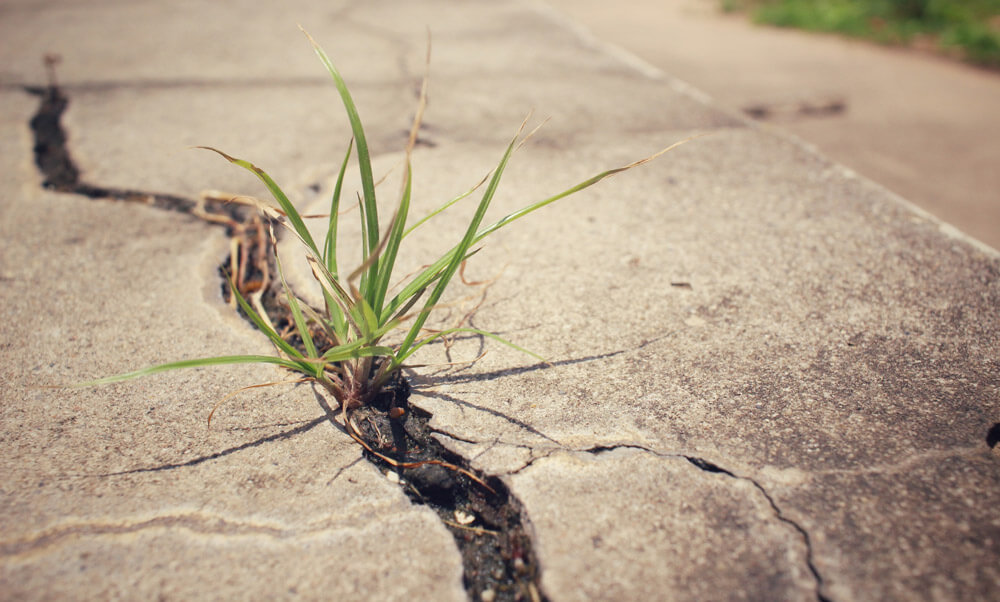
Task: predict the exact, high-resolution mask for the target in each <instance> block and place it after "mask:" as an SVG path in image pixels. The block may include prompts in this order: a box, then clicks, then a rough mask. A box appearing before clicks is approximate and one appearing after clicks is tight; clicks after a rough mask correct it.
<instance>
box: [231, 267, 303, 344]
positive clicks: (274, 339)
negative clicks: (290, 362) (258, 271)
mask: <svg viewBox="0 0 1000 602" xmlns="http://www.w3.org/2000/svg"><path fill="white" fill-rule="evenodd" d="M229 290H230V291H232V295H233V296H234V297H236V302H237V303H239V305H240V308H241V309H242V310H243V313H245V314H246V315H247V317H249V318H250V321H251V322H253V323H254V325H255V326H256V327H257V328H258V329H260V331H261V332H263V333H264V334H265V335H267V338H269V339H271V343H273V344H274V346H275V347H277V348H278V350H279V351H282V352H284V353H285V354H287V355H288V356H290V357H293V358H301V357H302V354H301V353H299V350H298V349H296V348H295V347H292V345H291V344H290V343H289V342H288V341H286V340H285V339H283V338H281V335H279V334H278V333H277V332H275V331H274V329H273V328H271V326H270V325H268V323H267V322H265V321H264V319H263V318H261V317H260V315H259V314H258V313H257V312H256V311H255V310H254V308H252V307H250V304H249V303H247V300H246V299H244V298H243V295H241V294H240V291H238V290H236V285H235V284H233V281H232V280H230V281H229Z"/></svg>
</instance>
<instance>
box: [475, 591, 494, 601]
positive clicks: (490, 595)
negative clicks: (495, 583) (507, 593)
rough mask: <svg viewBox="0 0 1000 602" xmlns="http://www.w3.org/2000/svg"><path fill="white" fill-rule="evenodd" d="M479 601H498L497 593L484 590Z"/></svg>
mask: <svg viewBox="0 0 1000 602" xmlns="http://www.w3.org/2000/svg"><path fill="white" fill-rule="evenodd" d="M479 599H480V600H482V601H483V602H493V601H494V600H496V599H497V593H496V591H494V590H492V589H484V590H483V593H481V594H479Z"/></svg>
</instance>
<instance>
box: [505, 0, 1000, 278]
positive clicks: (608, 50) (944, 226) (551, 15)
mask: <svg viewBox="0 0 1000 602" xmlns="http://www.w3.org/2000/svg"><path fill="white" fill-rule="evenodd" d="M521 1H522V3H523V4H524V5H525V6H526V7H527V8H528V9H530V10H533V11H535V12H536V13H538V14H539V15H540V16H542V17H543V18H545V19H548V20H549V21H551V22H553V23H555V24H556V25H557V26H559V27H562V28H564V29H566V30H567V31H569V32H571V33H572V34H573V35H574V36H576V37H577V38H578V39H579V40H580V42H581V43H583V44H584V45H585V46H587V47H590V48H595V49H597V50H598V51H600V52H603V53H605V54H607V55H608V56H610V57H612V58H614V59H616V60H618V61H620V62H621V63H622V64H623V65H625V66H626V67H628V68H630V69H632V70H634V71H636V72H637V73H639V74H641V75H642V76H644V77H646V78H649V79H654V80H660V81H663V82H665V83H667V84H668V85H669V86H670V87H671V88H672V89H673V90H675V91H677V92H679V93H681V94H684V95H685V96H688V97H689V98H691V99H693V100H695V101H696V102H700V103H702V104H704V105H707V106H709V107H711V108H713V109H715V110H717V111H719V112H721V113H724V114H725V115H727V116H729V117H731V118H733V119H735V120H737V121H740V122H742V123H743V124H744V125H746V127H748V128H750V129H753V130H757V131H761V132H766V133H768V134H771V135H774V136H778V137H779V138H782V139H784V140H787V141H789V142H791V143H792V144H796V145H798V146H799V147H801V148H803V149H805V150H806V151H808V152H810V153H812V154H814V155H816V156H819V157H823V158H824V159H826V160H828V161H830V162H831V163H832V164H833V165H834V166H835V167H836V168H837V169H838V170H839V171H840V172H841V174H843V175H844V176H845V177H847V178H851V179H855V180H862V181H864V182H865V183H866V184H867V185H869V186H872V187H874V188H875V189H877V190H879V191H880V192H883V193H885V196H886V197H888V198H890V199H892V200H893V201H894V202H895V203H897V204H899V205H901V206H903V207H904V208H906V209H908V210H910V211H911V212H912V213H914V214H916V215H917V216H919V217H920V218H922V219H925V220H927V221H929V222H931V223H934V224H937V226H938V231H939V232H941V233H942V234H943V235H945V236H947V237H948V238H951V239H953V240H958V241H961V242H964V243H967V244H969V245H970V246H972V247H973V248H975V249H976V250H978V251H981V252H983V253H984V254H986V255H988V256H989V257H992V258H994V259H1000V250H998V249H994V248H993V247H991V246H990V245H988V244H986V243H985V242H983V241H981V240H979V239H978V238H975V237H974V236H972V235H970V234H967V233H966V232H964V231H963V230H961V229H960V228H958V227H957V226H955V225H953V224H951V223H949V222H947V221H945V220H943V219H941V218H939V217H937V216H936V215H933V214H931V213H930V212H928V211H927V210H926V209H923V208H922V207H919V206H917V205H916V204H915V203H914V202H913V201H910V200H908V199H906V198H905V197H903V196H901V195H900V194H898V193H896V192H894V191H892V190H890V189H889V188H887V187H886V186H884V185H882V184H880V183H878V182H876V181H874V180H872V179H870V178H868V177H867V176H865V175H864V174H860V173H858V172H856V171H854V170H853V169H851V168H849V167H846V166H844V165H842V164H840V163H838V162H836V161H834V160H832V159H830V158H829V157H827V155H826V154H824V153H823V151H821V150H820V149H819V148H817V147H816V146H815V145H814V144H812V143H810V142H808V141H807V140H803V139H802V138H800V137H799V136H797V135H795V134H793V133H791V132H789V131H787V130H784V129H781V128H779V127H777V126H773V125H771V124H763V123H761V122H759V121H755V120H753V119H750V118H749V117H747V116H746V115H744V114H743V113H742V112H740V111H735V110H732V109H729V108H726V107H723V106H721V105H720V104H719V103H718V102H717V101H716V100H715V99H714V98H713V97H712V96H711V95H710V94H708V93H707V92H705V91H703V90H701V89H700V88H698V87H696V86H694V85H693V84H690V83H688V82H686V81H684V80H682V79H679V78H677V77H676V76H673V75H671V74H669V73H667V72H666V71H664V70H662V69H660V68H659V67H657V66H655V65H653V64H652V63H650V62H648V61H646V59H644V58H642V57H640V56H638V55H636V54H633V53H632V52H631V51H629V50H626V49H625V48H622V47H621V46H618V45H617V44H613V43H611V42H608V41H605V40H603V39H601V38H599V37H597V35H595V34H594V33H593V32H592V31H591V30H590V29H588V28H587V27H586V26H584V25H583V24H581V23H578V22H577V21H574V20H573V19H572V18H570V17H569V16H567V15H565V14H563V13H562V12H560V11H559V9H557V8H555V7H554V6H552V5H551V4H549V3H548V2H546V1H545V0H521Z"/></svg>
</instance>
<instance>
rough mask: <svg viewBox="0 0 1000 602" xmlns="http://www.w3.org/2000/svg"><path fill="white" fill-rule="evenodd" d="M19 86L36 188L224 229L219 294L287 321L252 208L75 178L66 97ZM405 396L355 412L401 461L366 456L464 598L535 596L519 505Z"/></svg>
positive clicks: (405, 390)
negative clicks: (226, 250)
mask: <svg viewBox="0 0 1000 602" xmlns="http://www.w3.org/2000/svg"><path fill="white" fill-rule="evenodd" d="M25 91H27V92H28V93H29V94H32V95H34V96H37V97H39V98H40V99H41V102H40V105H39V108H38V111H37V112H36V113H35V115H34V116H33V117H32V119H31V124H30V125H31V130H32V132H33V133H34V138H35V144H34V154H35V163H36V165H37V166H38V169H39V171H40V172H41V173H42V176H43V178H44V180H43V185H44V186H45V187H46V188H49V189H52V190H56V191H59V192H66V193H72V194H79V195H83V196H86V197H89V198H94V199H109V200H119V201H132V202H142V203H144V204H148V205H152V206H154V207H157V208H160V209H165V210H170V211H180V212H183V213H188V214H191V215H195V216H197V217H200V218H202V219H207V220H208V221H210V222H213V223H217V224H220V225H224V226H226V227H227V232H228V233H229V235H230V236H232V237H233V238H234V240H235V241H236V242H235V243H234V245H233V253H232V254H231V255H230V257H229V258H227V259H226V262H225V263H224V264H223V265H222V266H220V270H219V271H220V274H222V275H223V278H224V283H223V284H222V287H223V289H224V291H225V292H226V293H227V294H228V285H227V284H225V280H226V279H228V275H229V274H233V275H234V280H236V281H237V286H238V288H239V289H240V290H241V292H243V293H246V294H248V295H249V294H258V295H260V297H259V298H260V301H261V303H262V304H263V306H264V308H265V310H266V312H267V313H268V315H269V316H270V318H271V320H272V321H273V322H274V325H275V326H276V328H277V329H278V331H279V332H280V331H281V330H282V328H283V327H286V326H288V325H290V324H291V323H292V316H291V313H290V311H289V309H288V306H287V305H286V304H285V303H283V302H282V301H281V300H282V299H283V298H284V295H283V293H282V292H281V291H280V290H279V289H278V285H279V283H277V282H275V279H271V278H269V277H268V274H271V273H274V257H273V250H272V249H271V248H270V242H269V240H268V237H267V236H264V232H263V226H264V224H262V223H261V222H260V220H259V218H257V216H256V214H248V212H245V211H243V210H242V209H241V208H234V207H232V206H230V205H226V204H224V203H213V202H210V203H207V204H204V205H203V204H201V203H199V202H197V201H194V200H191V199H186V198H183V197H177V196H172V195H166V194H159V193H148V192H142V191H136V190H129V189H122V188H111V187H104V186H95V185H93V184H88V183H85V182H83V181H82V180H81V178H80V173H79V170H78V169H77V167H76V165H75V163H74V162H73V160H72V157H71V155H70V153H69V148H68V144H67V142H68V139H67V136H66V133H65V130H64V129H63V127H62V123H61V118H62V114H63V112H64V111H65V110H66V108H67V107H68V105H69V99H68V97H67V96H66V95H65V94H64V93H63V92H62V90H61V89H60V88H59V87H58V86H56V85H54V84H53V85H50V86H48V87H45V88H41V87H26V88H25ZM241 313H242V312H241ZM291 342H292V343H293V344H295V343H296V341H294V340H293V341H291ZM319 342H320V341H317V343H319ZM299 343H300V341H299ZM408 396H409V386H408V384H407V383H406V381H405V380H404V379H403V378H402V377H399V378H397V379H396V380H395V381H394V382H393V383H392V385H391V386H390V387H387V388H386V391H385V392H384V393H383V394H382V395H381V396H379V398H378V399H376V401H375V403H374V404H372V405H371V406H368V407H365V408H363V409H362V410H359V411H358V412H357V413H356V414H355V416H354V418H355V420H356V422H357V423H358V426H359V428H360V430H361V432H362V434H363V435H364V437H365V438H366V444H367V445H368V446H370V447H371V449H372V450H375V451H377V452H379V453H380V454H382V455H384V456H387V457H390V458H393V459H395V460H396V461H397V463H399V464H402V466H393V465H391V464H390V463H389V462H387V461H386V460H384V459H382V458H379V457H378V455H376V454H373V453H370V451H365V454H364V455H365V457H366V459H368V460H369V461H370V462H372V463H373V464H374V465H376V466H377V467H379V469H380V470H382V471H383V472H385V473H386V474H392V475H394V478H395V480H397V481H398V482H399V484H400V486H401V487H402V489H403V491H405V492H406V494H407V496H409V498H410V499H411V500H413V501H414V502H415V503H418V504H423V505H425V506H427V507H429V508H431V509H432V510H434V511H435V512H436V513H437V514H438V516H439V518H440V519H441V521H442V523H443V524H444V525H445V526H446V527H447V528H448V529H449V530H450V531H451V533H452V536H453V537H454V539H455V542H456V544H457V546H458V549H459V551H460V553H461V556H462V562H463V567H464V585H465V588H466V592H467V593H468V595H469V597H470V599H472V600H498V601H499V600H532V601H539V600H544V599H545V597H544V595H543V594H542V592H541V589H540V587H539V576H540V570H539V565H538V561H537V560H536V558H535V555H534V552H533V548H532V541H531V537H530V535H529V534H528V530H527V528H526V524H525V517H524V512H523V509H522V507H521V504H520V502H518V500H517V499H516V498H515V497H514V496H513V495H512V494H511V492H510V490H509V489H508V488H507V486H506V485H505V484H504V483H503V482H502V481H501V480H500V479H499V478H497V477H493V476H489V475H485V474H483V473H481V472H478V471H476V470H474V469H473V468H472V467H471V466H469V464H468V462H467V461H466V460H465V459H464V458H462V457H460V456H458V455H457V454H453V453H451V452H449V451H448V450H447V449H445V448H444V446H442V445H441V444H440V443H439V442H438V441H437V440H436V439H435V438H434V437H433V436H432V434H431V430H430V429H429V428H428V427H427V421H428V420H429V419H430V415H429V414H427V413H426V412H423V411H421V410H419V409H417V408H411V407H409V404H408V401H407V400H408ZM390 408H395V411H392V412H391V414H392V415H393V416H398V417H395V418H391V417H390ZM400 410H402V415H400ZM388 561H389V560H387V562H388Z"/></svg>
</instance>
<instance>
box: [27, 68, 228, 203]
mask: <svg viewBox="0 0 1000 602" xmlns="http://www.w3.org/2000/svg"><path fill="white" fill-rule="evenodd" d="M22 90H24V91H25V92H27V93H28V94H31V95H32V96H36V97H38V98H40V99H41V102H40V103H39V105H38V110H37V111H36V112H35V114H34V115H33V116H32V117H31V122H30V126H31V130H32V131H33V132H34V134H35V144H34V147H33V149H32V151H33V153H34V156H35V165H36V166H37V167H38V170H39V171H40V172H41V174H42V178H43V179H42V186H43V187H44V188H47V189H49V190H54V191H56V192H63V193H68V194H76V195H81V196H85V197H87V198H90V199H107V200H113V201H125V202H131V203H140V204H144V205H149V206H152V207H156V208H157V209H163V210H165V211H175V212H178V213H184V214H188V215H190V214H191V213H192V212H193V211H194V210H195V209H196V208H197V207H198V205H199V203H198V201H195V200H192V199H188V198H185V197H181V196H177V195H172V194H162V193H154V192H147V191H142V190H135V189H131V188H115V187H107V186H98V185H95V184H90V183H88V182H86V181H84V180H83V179H82V178H81V174H80V170H79V168H77V166H76V164H75V163H74V162H73V159H72V157H71V156H70V153H69V140H68V136H67V135H66V131H65V130H64V129H63V127H62V116H63V113H65V111H66V108H67V107H68V106H69V98H68V97H67V96H66V95H65V94H64V93H63V91H62V90H61V89H60V88H58V87H56V86H49V87H46V88H40V87H33V86H25V87H23V88H22ZM209 205H211V207H212V209H213V210H214V211H219V212H222V213H225V214H227V215H230V216H231V217H235V216H234V215H233V208H232V207H228V206H222V205H219V204H218V203H210V204H209Z"/></svg>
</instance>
